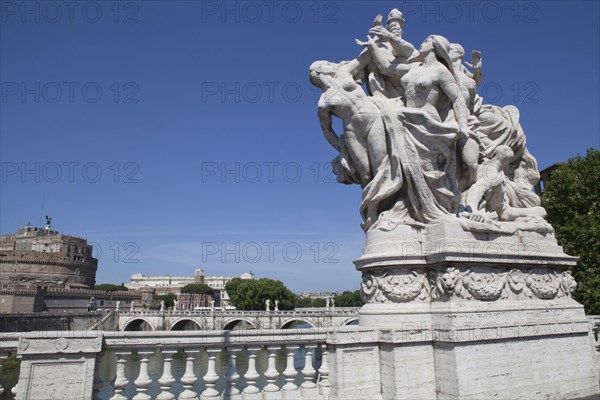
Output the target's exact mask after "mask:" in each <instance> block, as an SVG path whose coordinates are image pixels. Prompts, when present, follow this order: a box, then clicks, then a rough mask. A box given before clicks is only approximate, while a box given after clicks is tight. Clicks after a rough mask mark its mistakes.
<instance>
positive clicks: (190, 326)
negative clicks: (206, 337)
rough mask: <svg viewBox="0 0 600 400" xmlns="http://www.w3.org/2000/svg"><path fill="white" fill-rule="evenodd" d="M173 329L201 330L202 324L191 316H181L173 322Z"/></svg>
mask: <svg viewBox="0 0 600 400" xmlns="http://www.w3.org/2000/svg"><path fill="white" fill-rule="evenodd" d="M170 330H172V331H200V330H202V326H201V325H200V324H199V323H198V322H197V321H194V320H193V319H191V318H179V319H177V320H175V321H173V323H172V324H171V329H170Z"/></svg>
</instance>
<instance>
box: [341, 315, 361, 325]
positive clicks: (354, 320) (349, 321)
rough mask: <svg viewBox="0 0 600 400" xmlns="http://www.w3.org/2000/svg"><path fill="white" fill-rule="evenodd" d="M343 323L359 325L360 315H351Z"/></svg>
mask: <svg viewBox="0 0 600 400" xmlns="http://www.w3.org/2000/svg"><path fill="white" fill-rule="evenodd" d="M342 325H344V326H346V325H358V317H350V318H348V319H346V320H345V321H344V322H343V323H342Z"/></svg>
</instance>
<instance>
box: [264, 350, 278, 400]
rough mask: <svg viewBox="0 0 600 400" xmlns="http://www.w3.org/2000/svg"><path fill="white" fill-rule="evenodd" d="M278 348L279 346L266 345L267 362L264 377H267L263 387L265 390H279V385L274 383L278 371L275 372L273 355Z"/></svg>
mask: <svg viewBox="0 0 600 400" xmlns="http://www.w3.org/2000/svg"><path fill="white" fill-rule="evenodd" d="M280 348H281V346H267V350H269V362H268V364H267V370H266V371H265V377H266V378H267V385H266V386H265V387H264V388H263V391H265V392H279V390H280V389H279V386H277V385H276V384H275V382H277V377H278V376H279V372H277V368H276V367H275V357H276V356H277V354H276V352H277V350H279V349H280Z"/></svg>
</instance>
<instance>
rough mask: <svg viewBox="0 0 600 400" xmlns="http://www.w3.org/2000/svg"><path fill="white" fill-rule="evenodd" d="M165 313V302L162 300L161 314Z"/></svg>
mask: <svg viewBox="0 0 600 400" xmlns="http://www.w3.org/2000/svg"><path fill="white" fill-rule="evenodd" d="M164 311H165V301H164V300H161V301H160V312H164Z"/></svg>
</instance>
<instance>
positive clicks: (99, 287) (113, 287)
mask: <svg viewBox="0 0 600 400" xmlns="http://www.w3.org/2000/svg"><path fill="white" fill-rule="evenodd" d="M94 289H96V290H105V291H107V292H116V291H124V292H126V291H127V290H128V289H127V288H126V287H125V286H123V284H122V283H121V285H115V284H112V283H102V284H100V285H96V286H94Z"/></svg>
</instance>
